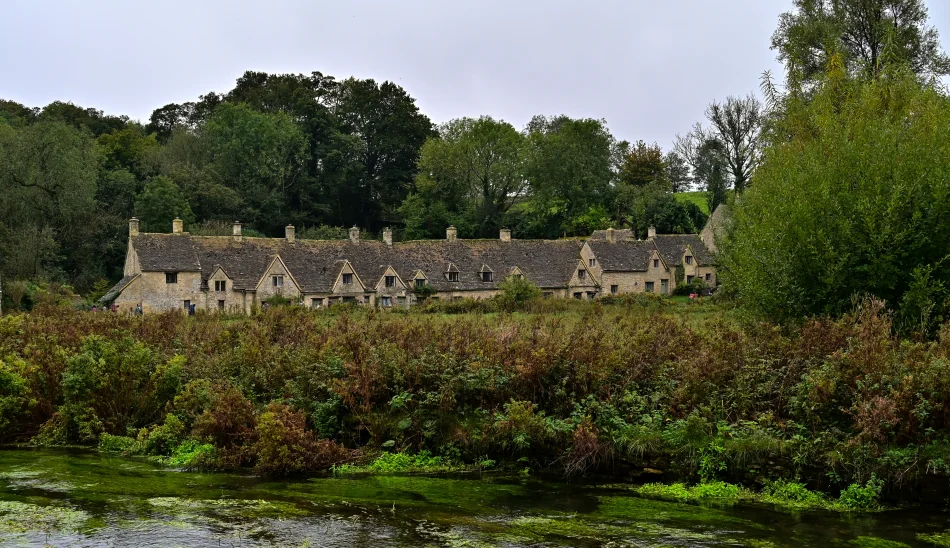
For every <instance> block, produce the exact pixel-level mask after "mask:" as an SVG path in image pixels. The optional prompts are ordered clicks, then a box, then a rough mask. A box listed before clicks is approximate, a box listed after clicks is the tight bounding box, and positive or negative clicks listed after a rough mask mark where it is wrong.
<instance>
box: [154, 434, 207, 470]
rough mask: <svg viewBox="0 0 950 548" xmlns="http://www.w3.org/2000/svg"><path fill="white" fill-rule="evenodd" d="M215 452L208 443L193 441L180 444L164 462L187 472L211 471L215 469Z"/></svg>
mask: <svg viewBox="0 0 950 548" xmlns="http://www.w3.org/2000/svg"><path fill="white" fill-rule="evenodd" d="M216 457H217V452H216V451H215V448H214V446H213V445H211V444H210V443H201V442H198V441H195V440H185V441H183V442H181V443H180V444H179V445H178V446H177V447H176V448H175V450H174V451H173V452H172V454H171V456H170V457H169V458H168V460H167V461H166V462H167V463H168V464H169V465H170V466H174V467H177V468H185V469H188V470H198V469H213V468H216V467H217V464H218V463H217V458H216Z"/></svg>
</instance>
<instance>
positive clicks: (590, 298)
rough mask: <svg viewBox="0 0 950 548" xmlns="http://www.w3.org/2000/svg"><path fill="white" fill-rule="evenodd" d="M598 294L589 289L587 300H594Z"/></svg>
mask: <svg viewBox="0 0 950 548" xmlns="http://www.w3.org/2000/svg"><path fill="white" fill-rule="evenodd" d="M596 296H597V294H596V293H594V292H593V291H588V292H587V300H588V301H593V300H594V297H596Z"/></svg>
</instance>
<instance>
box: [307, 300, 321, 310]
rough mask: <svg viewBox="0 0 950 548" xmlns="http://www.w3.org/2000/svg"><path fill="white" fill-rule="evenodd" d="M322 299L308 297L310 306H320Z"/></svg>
mask: <svg viewBox="0 0 950 548" xmlns="http://www.w3.org/2000/svg"><path fill="white" fill-rule="evenodd" d="M321 300H323V299H310V308H320V301H321Z"/></svg>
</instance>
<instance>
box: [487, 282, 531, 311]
mask: <svg viewBox="0 0 950 548" xmlns="http://www.w3.org/2000/svg"><path fill="white" fill-rule="evenodd" d="M498 287H499V289H501V294H499V295H498V296H496V297H495V299H496V300H497V301H498V304H499V306H500V307H501V308H502V309H504V310H514V309H516V308H518V307H521V306H523V305H524V304H525V303H527V302H530V301H533V300H536V299H540V298H541V290H540V289H539V288H538V286H536V285H534V284H533V283H531V282H530V281H529V280H527V279H526V278H524V277H519V276H508V277H507V278H505V279H504V280H503V281H502V282H501V283H500V284H498Z"/></svg>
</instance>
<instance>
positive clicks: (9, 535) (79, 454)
mask: <svg viewBox="0 0 950 548" xmlns="http://www.w3.org/2000/svg"><path fill="white" fill-rule="evenodd" d="M947 529H950V516H948V515H947V514H945V513H942V512H940V511H938V510H928V511H923V510H920V509H916V510H894V511H889V512H883V513H878V514H871V515H860V514H854V515H847V514H836V513H830V512H814V511H808V512H798V513H789V512H780V511H775V510H773V509H770V508H764V507H750V506H734V507H727V506H726V507H716V506H696V505H689V504H679V503H672V502H659V501H653V500H646V499H642V498H638V497H636V496H632V495H631V494H630V493H629V492H627V491H625V490H624V489H623V488H621V487H617V486H612V487H611V486H598V485H588V484H569V483H563V482H555V481H547V480H539V479H535V478H530V477H519V476H482V477H422V476H363V477H345V478H334V477H324V478H308V479H299V478H298V479H289V480H274V479H266V478H258V477H254V476H250V475H242V474H223V473H219V474H201V473H194V472H181V471H177V470H172V469H168V468H165V467H162V466H161V465H158V464H155V463H153V462H150V461H146V460H137V459H126V458H121V457H114V456H108V455H102V454H98V453H95V452H84V451H51V450H20V449H8V450H0V545H2V546H44V545H50V546H296V547H305V546H310V547H318V546H319V547H324V546H326V547H346V548H358V547H377V546H380V547H383V546H399V547H402V546H406V547H408V546H411V547H417V546H433V547H435V546H446V547H466V546H470V547H482V546H485V547H487V546H510V547H517V546H590V547H594V546H617V547H620V546H683V547H692V546H749V547H757V548H765V547H786V546H788V547H792V546H795V547H798V546H857V547H861V546H864V547H877V548H896V547H901V546H933V544H927V543H926V542H922V541H920V540H918V537H917V535H918V534H919V533H925V534H930V533H940V532H944V531H946V530H947Z"/></svg>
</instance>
